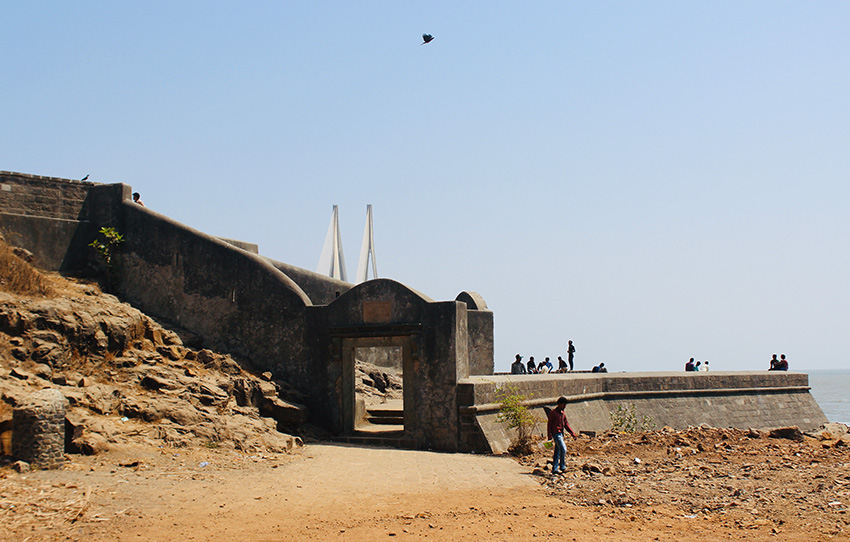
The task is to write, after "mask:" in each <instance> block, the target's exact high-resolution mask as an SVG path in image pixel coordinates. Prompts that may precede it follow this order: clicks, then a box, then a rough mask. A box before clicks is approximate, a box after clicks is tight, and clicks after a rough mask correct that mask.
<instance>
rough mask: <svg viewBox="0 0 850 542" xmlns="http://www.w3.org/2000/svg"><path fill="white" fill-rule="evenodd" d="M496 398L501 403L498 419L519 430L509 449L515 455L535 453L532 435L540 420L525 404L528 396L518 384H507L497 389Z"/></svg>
mask: <svg viewBox="0 0 850 542" xmlns="http://www.w3.org/2000/svg"><path fill="white" fill-rule="evenodd" d="M496 398H497V399H498V401H499V405H500V408H499V415H498V418H497V419H498V420H499V422H500V423H503V424H505V425H507V426H508V429H516V431H517V437H516V439H515V440H514V442H513V444H512V445H511V447H510V449H509V451H510V452H511V453H512V454H514V455H528V454H531V453H533V451H534V448H533V446H532V445H533V444H534V441H533V438H532V436H533V434H534V429H535V427H537V424H538V423H539V421H540V420H538V418H537V417H536V416H535V415H534V413H533V412H531V410H529V409H528V407H526V406H525V401H526V400H527V399H528V397H527V396H525V395H523V394H522V393H520V391H519V389H518V388H517V387H516V386H511V385H505V386H503V387H501V388H499V389H498V390H497V391H496Z"/></svg>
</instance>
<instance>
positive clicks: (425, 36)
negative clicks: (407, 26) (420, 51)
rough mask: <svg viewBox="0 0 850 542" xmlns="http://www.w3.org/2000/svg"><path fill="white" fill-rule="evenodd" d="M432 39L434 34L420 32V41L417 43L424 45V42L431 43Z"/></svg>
mask: <svg viewBox="0 0 850 542" xmlns="http://www.w3.org/2000/svg"><path fill="white" fill-rule="evenodd" d="M433 39H434V36H432V35H431V34H422V43H420V44H419V45H425V44H426V43H431V40H433Z"/></svg>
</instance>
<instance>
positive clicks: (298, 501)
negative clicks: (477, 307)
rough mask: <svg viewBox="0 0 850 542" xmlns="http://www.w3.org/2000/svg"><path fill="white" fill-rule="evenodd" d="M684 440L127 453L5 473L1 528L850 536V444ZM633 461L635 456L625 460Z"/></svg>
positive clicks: (12, 531) (27, 532)
mask: <svg viewBox="0 0 850 542" xmlns="http://www.w3.org/2000/svg"><path fill="white" fill-rule="evenodd" d="M693 437H694V435H690V436H689V435H687V434H685V435H684V436H683V435H682V434H681V433H677V434H676V435H672V436H668V437H667V438H663V435H661V436H658V435H654V436H653V438H651V439H647V438H646V437H634V438H632V439H631V440H629V439H628V438H622V439H617V438H615V439H613V441H612V440H611V439H610V438H609V439H606V438H595V439H582V440H580V441H573V442H571V443H570V448H571V451H570V457H569V458H568V463H569V464H568V467H569V472H568V473H567V474H566V475H565V476H557V477H553V476H552V475H550V474H548V473H544V472H543V471H542V469H541V468H540V467H541V466H543V465H545V457H544V456H543V455H542V454H541V455H539V456H538V457H531V458H527V460H526V462H525V464H521V463H519V462H517V461H516V460H514V459H512V458H508V457H491V456H480V455H465V454H445V453H434V452H425V451H406V450H387V449H370V448H364V447H356V446H340V445H330V444H313V445H308V446H307V447H305V448H302V449H301V451H300V452H297V453H294V454H290V455H254V456H251V455H246V454H240V453H237V452H233V451H222V450H215V449H206V448H197V449H191V450H186V449H158V448H141V447H129V446H128V447H124V448H119V449H113V450H112V451H110V452H108V453H106V454H101V455H98V456H93V457H81V456H71V457H72V461H71V462H70V463H69V465H68V466H67V467H66V468H65V469H62V470H58V471H41V472H30V473H17V472H14V471H12V470H11V469H9V468H8V467H7V468H3V469H0V520H1V521H2V525H3V526H4V530H3V531H2V533H0V537H2V539H3V540H15V541H37V540H163V541H165V540H221V539H222V538H223V537H224V539H228V538H235V539H241V540H258V541H266V540H268V541H272V540H383V539H387V540H413V539H417V540H418V539H428V540H472V539H482V540H581V541H585V540H586V541H591V540H592V541H615V540H617V541H630V540H635V541H637V540H662V541H663V540H671V541H672V540H771V541H774V540H803V541H809V540H811V541H814V540H850V534H848V531H850V526H848V524H850V517H848V515H847V514H846V511H845V503H846V501H848V500H850V499H848V495H850V494H848V491H847V489H848V488H850V486H848V484H850V451H848V448H847V447H841V446H839V447H836V446H833V447H825V446H824V445H823V443H820V442H817V441H814V440H813V439H807V442H802V443H800V442H792V441H786V440H776V439H766V438H761V439H746V438H745V437H743V436H742V435H740V434H735V435H732V436H731V437H730V436H729V435H728V434H727V435H726V437H723V435H722V434H719V436H717V435H716V436H715V437H712V438H708V437H705V436H704V435H703V440H704V446H703V448H705V451H698V450H697V449H696V448H688V447H687V446H682V445H680V444H681V442H679V441H677V440H676V439H679V440H684V441H687V439H688V438H691V439H693ZM641 438H643V439H644V440H645V441H647V442H644V443H643V444H640V440H639V439H641ZM650 442H651V443H650ZM714 444H719V445H718V447H714ZM671 446H672V448H671ZM691 450H696V451H694V452H691ZM683 451H684V452H685V453H684V454H683V453H682V452H683ZM795 454H796V455H795ZM633 456H634V457H636V456H642V457H643V460H642V461H641V464H640V465H639V466H637V467H634V468H633V467H626V466H625V465H626V464H628V462H632V463H634V457H633ZM783 458H784V459H783ZM789 458H790V459H789ZM696 462H699V463H696ZM677 465H678V466H677ZM699 465H710V468H711V469H712V470H711V471H710V472H709V471H706V470H705V469H701V468H700V467H699ZM597 467H598V470H601V471H606V472H605V473H604V474H603V473H602V472H596V469H597ZM771 467H775V468H774V469H773V470H770V469H771ZM695 468H696V472H695V471H694V469H695ZM760 468H764V469H765V470H764V471H760V470H757V471H755V472H754V471H753V469H760ZM668 471H669V472H668ZM747 472H750V473H751V474H746V473H747ZM641 476H645V478H641ZM688 476H690V478H688ZM795 479H796V480H797V482H792V480H795ZM795 483H796V484H799V487H797V486H794V484H795ZM795 487H797V489H795ZM612 496H613V497H612ZM606 497H607V498H606ZM786 497H787V498H788V499H790V500H789V501H788V502H785V500H784V499H785V498H786ZM838 499H843V501H840V500H838ZM706 503H713V504H712V505H706ZM836 503H837V504H836ZM777 510H780V512H777ZM782 510H784V511H785V517H784V518H780V517H777V516H778V515H779V514H780V513H781V511H782Z"/></svg>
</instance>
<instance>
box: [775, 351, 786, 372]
mask: <svg viewBox="0 0 850 542" xmlns="http://www.w3.org/2000/svg"><path fill="white" fill-rule="evenodd" d="M776 370H777V371H787V370H788V360H787V359H785V354H782V355H781V356H779V362H778V363H777V364H776Z"/></svg>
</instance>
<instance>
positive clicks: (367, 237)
mask: <svg viewBox="0 0 850 542" xmlns="http://www.w3.org/2000/svg"><path fill="white" fill-rule="evenodd" d="M370 255H371V256H372V258H371V260H372V278H373V279H376V278H378V264H377V263H376V262H375V231H374V230H373V229H372V204H371V203H370V204H369V205H367V206H366V229H364V230H363V242H362V243H361V244H360V261H359V262H358V263H357V276H356V277H355V278H354V283H355V284H360V283H361V282H366V281H367V280H369V256H370Z"/></svg>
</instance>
